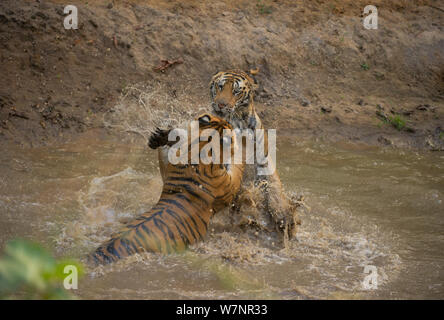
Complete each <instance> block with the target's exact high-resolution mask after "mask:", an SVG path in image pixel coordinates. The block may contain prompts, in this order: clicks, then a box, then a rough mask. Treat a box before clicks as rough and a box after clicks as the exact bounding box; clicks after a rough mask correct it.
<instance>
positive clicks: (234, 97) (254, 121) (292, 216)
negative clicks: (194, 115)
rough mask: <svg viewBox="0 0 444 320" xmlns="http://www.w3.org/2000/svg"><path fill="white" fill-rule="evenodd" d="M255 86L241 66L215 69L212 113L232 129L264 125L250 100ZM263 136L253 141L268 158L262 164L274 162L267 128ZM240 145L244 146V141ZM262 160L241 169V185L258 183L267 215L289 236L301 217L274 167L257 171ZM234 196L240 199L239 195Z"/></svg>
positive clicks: (211, 90) (236, 207)
mask: <svg viewBox="0 0 444 320" xmlns="http://www.w3.org/2000/svg"><path fill="white" fill-rule="evenodd" d="M255 89H257V83H256V81H255V79H253V78H252V77H251V76H250V75H249V74H247V73H246V72H244V71H242V70H237V69H233V70H227V71H220V72H217V73H216V74H214V75H213V77H212V79H211V81H210V97H211V109H212V113H213V114H214V115H216V116H218V117H221V118H223V119H225V120H226V121H228V122H229V123H230V124H231V125H232V126H233V128H234V129H241V130H242V129H252V130H255V129H264V126H263V124H262V121H261V119H260V117H259V116H258V114H257V112H256V110H255V107H254V103H253V96H254V90H255ZM253 139H256V138H253ZM263 140H264V141H256V142H257V143H259V144H260V143H263V145H264V151H265V158H266V160H267V161H265V165H266V164H267V163H271V164H272V165H275V164H274V161H273V160H272V158H271V156H270V155H269V154H268V135H267V131H266V130H264V135H263ZM243 146H245V142H244V143H243ZM270 161H271V162H270ZM261 163H262V164H261ZM263 163H264V162H261V161H257V159H256V161H254V164H253V165H248V169H246V170H244V176H243V185H247V184H248V183H253V184H254V185H255V186H258V187H260V189H261V191H262V193H263V195H264V199H265V203H264V204H263V207H264V209H265V212H266V213H267V215H268V216H269V217H271V218H272V224H273V223H274V226H275V228H276V230H277V231H280V234H284V236H285V237H287V238H292V237H294V236H295V234H296V230H297V229H296V228H297V225H299V224H300V220H299V218H298V217H297V215H296V213H295V210H294V206H293V204H292V203H291V201H290V199H289V198H288V197H287V195H286V194H285V192H284V189H283V187H282V183H281V180H280V178H279V175H278V172H277V171H276V170H275V169H276V168H275V167H274V168H273V169H274V173H273V174H271V175H261V174H260V172H261V171H260V169H261V168H263V167H264V165H263ZM236 199H239V195H238V196H237V197H236ZM240 207H241V203H240V202H239V201H235V205H234V206H233V207H232V208H235V209H236V210H237V211H239V210H240Z"/></svg>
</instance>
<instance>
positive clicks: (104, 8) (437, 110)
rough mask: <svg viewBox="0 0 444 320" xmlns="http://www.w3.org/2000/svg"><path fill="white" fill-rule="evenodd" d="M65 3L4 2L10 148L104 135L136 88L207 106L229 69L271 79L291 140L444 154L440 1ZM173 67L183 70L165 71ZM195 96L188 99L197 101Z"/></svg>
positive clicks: (266, 86)
mask: <svg viewBox="0 0 444 320" xmlns="http://www.w3.org/2000/svg"><path fill="white" fill-rule="evenodd" d="M367 2H368V1H321V0H318V1H308V0H307V1H265V0H261V1H251V0H250V1H242V0H241V1H230V0H227V1H218V2H208V3H202V2H201V1H186V2H180V1H163V0H162V1H149V0H147V1H141V0H140V1H94V2H91V1H90V2H88V1H74V0H73V1H70V4H75V5H77V7H78V10H79V29H77V30H65V29H64V28H63V19H64V14H63V8H64V6H65V5H66V4H65V3H63V2H62V1H43V0H42V1H23V0H20V1H15V0H14V1H12V0H4V1H1V3H0V61H1V76H0V140H1V141H2V142H6V143H9V142H15V143H19V144H22V145H25V146H35V145H39V144H47V143H55V142H60V141H65V140H67V139H69V138H71V137H73V136H76V135H78V134H79V133H81V132H84V131H85V130H88V129H91V128H100V127H103V115H104V114H105V113H106V112H108V111H109V110H110V109H111V108H113V106H114V105H115V104H116V103H117V101H118V98H119V97H120V95H121V93H122V91H123V90H124V89H125V87H127V86H128V85H131V84H134V83H140V82H145V83H155V82H160V83H162V84H164V85H165V88H166V89H165V95H173V96H174V95H176V94H185V95H188V96H189V98H190V99H194V100H195V101H196V105H197V104H202V103H203V104H205V103H208V101H209V97H208V93H207V91H208V89H207V86H208V81H209V79H210V77H211V75H212V74H213V73H215V72H216V71H218V70H221V69H227V68H242V69H245V70H248V69H250V68H256V67H258V68H259V69H260V72H259V74H258V75H257V80H258V82H259V83H260V87H259V89H258V92H257V98H256V101H257V106H258V109H259V110H260V112H261V116H262V117H263V119H264V122H265V124H266V125H267V126H268V127H270V128H278V129H280V130H281V132H284V133H285V134H288V135H297V136H312V137H313V136H321V137H326V138H330V139H335V140H340V139H344V138H345V139H349V140H354V141H360V142H363V143H371V144H383V145H396V146H413V147H418V148H421V149H423V148H425V149H430V150H440V149H443V148H444V133H443V132H444V131H443V130H444V123H443V118H444V99H443V98H444V53H443V52H444V32H443V29H444V26H443V23H442V22H443V21H444V11H443V9H444V7H441V8H440V5H441V3H440V2H439V1H403V0H395V1H390V2H388V1H382V0H377V1H373V4H374V5H376V6H377V7H378V12H379V28H378V29H377V30H366V29H365V28H364V27H363V25H362V11H363V8H364V7H365V6H366V5H367V4H368V3H367ZM162 59H169V60H174V59H182V60H183V63H182V64H177V65H174V66H173V67H171V68H169V69H167V70H166V72H165V73H159V72H156V71H154V70H153V68H154V67H156V66H158V65H159V64H160V60H162ZM183 88H187V91H186V92H184V91H183Z"/></svg>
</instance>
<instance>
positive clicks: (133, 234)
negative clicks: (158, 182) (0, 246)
mask: <svg viewBox="0 0 444 320" xmlns="http://www.w3.org/2000/svg"><path fill="white" fill-rule="evenodd" d="M198 119H199V133H201V132H202V131H203V130H205V129H215V130H217V131H218V133H219V135H220V137H223V130H224V129H230V130H231V129H232V127H231V126H230V125H229V124H228V123H227V122H226V121H225V120H222V119H221V118H218V117H216V116H213V115H209V114H204V115H202V116H200V117H199V118H198ZM168 134H169V131H162V130H158V131H156V132H155V133H154V134H153V135H152V136H151V138H150V143H149V145H150V147H152V148H159V147H160V148H164V150H162V152H168V149H169V147H171V143H170V142H168V138H167V137H168ZM221 140H222V139H221ZM195 143H198V144H199V151H200V150H201V149H202V148H203V147H204V146H205V144H206V143H208V142H205V141H200V140H199V138H197V139H196V140H195V141H190V139H189V141H188V153H190V152H191V146H192V145H193V144H195ZM221 146H222V144H221ZM235 148H236V139H234V138H232V139H231V155H232V156H233V155H234V152H235ZM220 154H221V155H222V152H220ZM188 159H190V156H189V158H188ZM220 160H222V159H220ZM164 169H165V171H164V173H163V175H164V185H163V190H162V194H161V196H160V199H159V201H158V202H157V204H156V205H155V206H154V207H153V208H152V209H151V210H150V211H148V212H146V213H144V214H142V215H141V216H139V217H138V218H136V219H135V220H134V221H132V222H131V223H129V224H128V225H127V226H126V227H125V228H123V229H122V230H121V231H120V232H118V233H116V234H114V235H113V236H112V237H111V239H110V240H109V241H107V242H106V243H104V244H102V245H101V246H100V247H99V248H97V249H96V250H95V251H94V252H93V253H92V254H91V255H89V257H88V259H89V261H90V262H92V263H94V264H107V263H111V262H113V261H117V260H119V259H121V258H124V257H127V256H129V255H132V254H134V253H140V252H146V251H148V252H161V253H173V252H178V251H182V250H184V249H185V248H187V246H188V245H190V244H193V243H195V242H197V241H200V240H202V239H203V238H204V236H205V234H206V232H207V228H208V224H209V222H210V218H211V217H212V215H213V214H214V213H215V212H216V211H218V210H219V209H221V208H223V207H225V206H227V205H228V204H229V203H230V202H231V201H232V200H233V198H234V196H235V194H236V193H237V192H238V190H239V187H240V184H241V180H242V174H243V165H242V164H231V165H224V164H222V161H221V162H220V163H219V164H216V163H209V164H203V163H202V162H199V164H196V165H191V164H177V165H173V164H171V163H168V164H165V168H164Z"/></svg>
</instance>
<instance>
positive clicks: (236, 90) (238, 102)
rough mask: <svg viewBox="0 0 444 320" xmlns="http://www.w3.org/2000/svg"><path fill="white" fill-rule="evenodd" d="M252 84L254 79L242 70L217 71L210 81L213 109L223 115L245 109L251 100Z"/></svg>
mask: <svg viewBox="0 0 444 320" xmlns="http://www.w3.org/2000/svg"><path fill="white" fill-rule="evenodd" d="M253 86H254V80H253V79H252V78H251V77H250V76H249V75H247V74H246V73H245V72H243V71H240V70H229V71H222V72H219V73H217V74H216V75H214V76H213V78H212V80H211V82H210V93H211V100H212V103H211V105H212V108H213V111H214V112H215V113H216V114H217V115H221V116H224V117H226V116H228V115H231V114H233V113H238V112H243V111H245V110H246V109H247V108H248V106H249V105H250V103H251V102H252V101H253V89H254V88H253Z"/></svg>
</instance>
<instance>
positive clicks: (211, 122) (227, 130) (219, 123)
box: [191, 113, 237, 169]
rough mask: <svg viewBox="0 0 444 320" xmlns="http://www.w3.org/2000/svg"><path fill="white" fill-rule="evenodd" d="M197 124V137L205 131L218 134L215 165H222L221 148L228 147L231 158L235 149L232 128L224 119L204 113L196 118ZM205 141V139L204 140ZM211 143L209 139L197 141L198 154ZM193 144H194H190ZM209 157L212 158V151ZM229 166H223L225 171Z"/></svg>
mask: <svg viewBox="0 0 444 320" xmlns="http://www.w3.org/2000/svg"><path fill="white" fill-rule="evenodd" d="M198 122H199V136H201V135H203V133H204V132H205V130H206V129H210V130H215V131H217V133H218V134H219V139H220V140H219V142H218V143H219V144H218V145H219V146H220V150H219V157H220V158H219V159H218V162H217V163H219V164H220V163H223V149H222V148H223V147H225V146H228V147H230V155H231V156H232V157H233V156H234V152H235V150H236V148H237V145H236V139H234V136H233V134H232V129H233V127H232V126H231V125H230V124H229V123H228V122H227V121H225V120H224V119H222V118H219V117H216V116H214V115H211V114H208V113H205V114H202V115H200V116H199V117H198ZM204 140H205V139H204ZM210 141H211V137H209V140H208V141H202V140H201V139H199V152H201V151H202V149H203V148H204V147H205V146H206V145H207V144H208V143H209V142H210ZM191 143H194V142H191ZM208 155H209V156H210V157H211V156H212V150H210V152H209V154H208ZM229 167H230V166H225V168H226V169H228V168H229Z"/></svg>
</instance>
